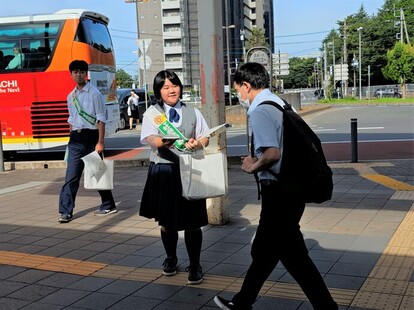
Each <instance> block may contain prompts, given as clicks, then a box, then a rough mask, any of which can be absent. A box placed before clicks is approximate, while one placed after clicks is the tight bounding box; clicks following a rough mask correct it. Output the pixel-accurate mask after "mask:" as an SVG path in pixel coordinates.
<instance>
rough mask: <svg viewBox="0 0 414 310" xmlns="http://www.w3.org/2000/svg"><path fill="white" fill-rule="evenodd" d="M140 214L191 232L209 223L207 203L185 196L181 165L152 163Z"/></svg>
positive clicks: (161, 224)
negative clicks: (183, 193)
mask: <svg viewBox="0 0 414 310" xmlns="http://www.w3.org/2000/svg"><path fill="white" fill-rule="evenodd" d="M139 214H140V215H141V216H144V217H146V218H154V219H155V220H156V221H158V224H159V225H160V226H164V227H165V228H167V229H169V230H176V231H179V230H192V229H196V228H199V227H202V226H205V225H207V224H208V217H207V209H206V200H205V199H200V200H188V199H186V198H184V197H183V196H182V185H181V178H180V169H179V166H178V164H154V163H151V164H150V166H149V169H148V176H147V181H146V183H145V188H144V192H143V194H142V199H141V207H140V210H139Z"/></svg>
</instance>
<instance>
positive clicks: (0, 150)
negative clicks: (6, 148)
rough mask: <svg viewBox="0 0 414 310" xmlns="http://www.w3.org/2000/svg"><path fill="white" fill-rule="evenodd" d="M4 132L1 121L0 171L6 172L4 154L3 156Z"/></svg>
mask: <svg viewBox="0 0 414 310" xmlns="http://www.w3.org/2000/svg"><path fill="white" fill-rule="evenodd" d="M2 136H3V132H2V130H1V121H0V172H4V156H3V137H2Z"/></svg>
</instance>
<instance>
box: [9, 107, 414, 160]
mask: <svg viewBox="0 0 414 310" xmlns="http://www.w3.org/2000/svg"><path fill="white" fill-rule="evenodd" d="M304 119H305V120H306V122H307V123H308V124H309V125H310V127H311V128H312V129H313V130H314V131H315V133H316V134H317V135H318V136H319V138H320V139H321V141H322V143H323V148H324V150H325V155H326V157H327V159H328V160H330V161H350V160H351V154H352V152H353V151H355V149H354V148H355V145H356V147H357V149H358V152H357V154H358V159H360V160H383V159H405V158H413V157H414V123H413V119H414V106H412V105H410V106H409V105H399V106H389V105H388V106H356V107H355V106H354V107H348V106H347V107H334V108H332V109H328V110H325V111H322V112H318V113H316V114H311V115H308V116H305V117H304ZM351 119H356V120H357V128H358V135H357V140H358V143H357V144H354V145H353V146H352V145H351ZM138 129H139V128H138ZM139 133H140V132H139V130H136V129H134V130H122V131H119V132H118V133H116V134H115V135H113V136H112V137H108V138H107V139H106V141H105V144H106V154H107V156H110V155H111V154H113V153H119V152H123V151H128V150H131V149H136V148H142V147H144V146H143V145H141V143H140V142H139V139H140V137H139ZM64 150H65V147H59V148H55V149H53V150H46V151H42V152H29V153H27V152H24V153H19V154H18V156H17V158H16V157H15V158H11V159H10V160H14V161H23V160H25V161H27V160H52V159H63V153H64ZM227 154H228V155H229V156H243V155H246V154H248V151H247V137H246V129H245V128H230V129H229V130H227Z"/></svg>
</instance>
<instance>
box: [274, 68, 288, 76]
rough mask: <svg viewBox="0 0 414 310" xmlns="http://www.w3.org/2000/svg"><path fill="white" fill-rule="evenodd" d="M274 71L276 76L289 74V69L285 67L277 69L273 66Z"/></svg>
mask: <svg viewBox="0 0 414 310" xmlns="http://www.w3.org/2000/svg"><path fill="white" fill-rule="evenodd" d="M274 72H275V74H276V75H277V76H282V75H289V74H290V71H289V70H288V69H286V70H278V69H277V68H275V70H274Z"/></svg>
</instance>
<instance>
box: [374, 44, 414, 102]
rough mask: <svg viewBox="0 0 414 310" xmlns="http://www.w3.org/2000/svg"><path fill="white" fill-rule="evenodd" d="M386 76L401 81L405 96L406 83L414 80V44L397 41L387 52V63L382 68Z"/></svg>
mask: <svg viewBox="0 0 414 310" xmlns="http://www.w3.org/2000/svg"><path fill="white" fill-rule="evenodd" d="M382 73H383V74H384V76H385V77H386V78H389V79H391V80H393V81H394V82H400V83H401V89H402V92H403V96H404V97H405V84H406V83H407V82H412V81H414V46H412V45H411V44H404V43H401V42H397V43H396V44H395V46H394V48H393V49H392V50H389V51H388V52H387V65H386V66H385V67H384V68H383V69H382Z"/></svg>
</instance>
